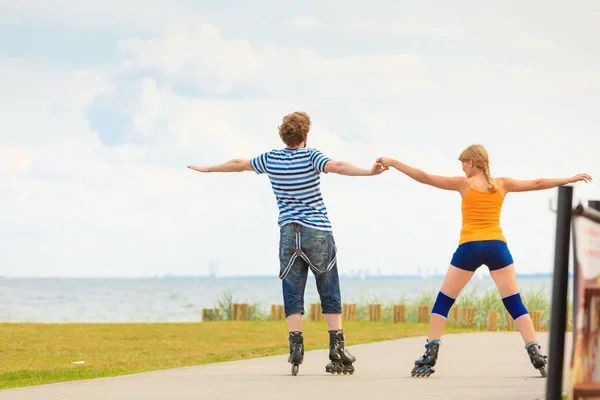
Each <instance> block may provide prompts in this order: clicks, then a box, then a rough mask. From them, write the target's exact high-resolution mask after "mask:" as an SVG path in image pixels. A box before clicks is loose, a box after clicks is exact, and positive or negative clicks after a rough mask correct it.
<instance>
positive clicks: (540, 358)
mask: <svg viewBox="0 0 600 400" xmlns="http://www.w3.org/2000/svg"><path fill="white" fill-rule="evenodd" d="M541 348H542V346H540V345H539V344H538V342H530V343H527V344H526V345H525V349H526V350H527V354H529V360H530V361H531V365H533V368H535V369H537V370H538V371H540V374H541V375H542V377H544V378H546V377H547V376H548V374H547V372H546V364H548V357H546V356H545V355H543V354H542V352H541V351H540V349H541Z"/></svg>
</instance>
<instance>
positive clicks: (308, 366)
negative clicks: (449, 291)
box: [0, 332, 571, 400]
mask: <svg viewBox="0 0 600 400" xmlns="http://www.w3.org/2000/svg"><path fill="white" fill-rule="evenodd" d="M349 334H350V336H351V335H352V332H349ZM570 338H571V337H570V335H568V336H567V346H570ZM539 339H540V343H541V344H542V346H543V349H544V353H547V350H548V335H547V334H544V333H542V334H540V337H539ZM350 340H351V339H350ZM423 340H424V339H423V338H422V337H419V338H409V339H400V340H393V341H387V342H380V343H373V344H367V345H357V346H350V349H351V351H352V352H353V353H354V354H355V355H356V357H357V359H358V361H357V362H356V363H355V366H356V372H355V374H354V375H352V376H351V375H329V374H327V373H325V364H326V363H327V362H328V360H327V353H326V351H324V350H318V351H311V352H307V353H306V354H305V359H304V364H302V365H301V367H300V372H299V374H298V376H295V377H294V376H291V375H290V364H288V363H287V357H286V356H274V357H267V358H261V359H254V360H246V361H236V362H229V363H222V364H213V365H204V366H198V367H188V368H179V369H174V370H167V371H158V372H149V373H143V374H137V375H128V376H121V377H116V378H104V379H93V380H87V381H77V382H67V383H59V384H53V385H45V386H37V387H32V388H24V389H13V390H5V391H0V400H17V399H19V400H33V399H40V400H54V399H60V400H70V399H78V400H100V399H102V400H109V399H110V400H112V399H118V400H130V399H144V400H154V399H170V400H187V399H195V400H197V399H207V400H209V399H210V400H221V399H235V400H239V399H268V400H275V399H282V400H307V399H308V400H317V399H333V398H339V399H344V400H378V399H433V398H439V397H440V396H443V398H444V400H453V399H457V400H466V399H486V400H492V399H498V400H500V399H502V400H507V399H510V400H521V399H523V400H534V399H539V398H543V396H544V393H545V387H546V386H545V385H546V379H545V378H541V376H540V374H539V372H538V371H536V370H534V369H533V367H531V364H530V363H529V358H528V356H527V353H526V351H525V349H524V347H523V343H522V341H521V337H520V336H519V334H518V333H513V332H504V333H489V332H483V333H470V334H460V335H446V336H445V337H444V341H443V344H442V347H441V348H440V358H439V360H438V365H437V366H436V370H437V372H436V373H435V374H433V375H432V376H431V377H429V378H419V379H417V378H411V377H410V370H411V368H412V365H413V361H414V359H415V358H417V357H418V356H420V355H421V354H422V351H423V350H424V348H423ZM567 348H570V347H567ZM550 362H551V360H550Z"/></svg>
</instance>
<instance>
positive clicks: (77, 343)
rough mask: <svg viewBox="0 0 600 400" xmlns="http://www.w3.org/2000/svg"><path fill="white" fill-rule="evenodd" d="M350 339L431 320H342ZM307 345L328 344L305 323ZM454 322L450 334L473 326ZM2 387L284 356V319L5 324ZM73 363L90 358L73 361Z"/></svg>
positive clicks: (369, 338)
mask: <svg viewBox="0 0 600 400" xmlns="http://www.w3.org/2000/svg"><path fill="white" fill-rule="evenodd" d="M344 327H345V331H346V336H347V339H346V340H347V345H348V346H352V345H354V344H360V343H370V342H377V341H382V340H391V339H399V338H405V337H411V336H421V335H423V336H424V335H426V333H427V324H387V323H372V322H345V323H344ZM303 331H304V335H305V346H306V350H307V351H308V350H315V349H324V348H327V346H328V343H329V341H328V334H327V326H326V325H325V323H324V322H322V321H320V322H310V321H307V322H305V324H304V326H303ZM468 331H469V330H468V329H465V328H460V327H451V326H449V327H448V329H447V330H446V333H460V332H468ZM0 349H2V352H1V357H0V389H7V388H15V387H24V386H33V385H40V384H46V383H54V382H63V381H71V380H79V379H89V378H99V377H108V376H117V375H124V374H131V373H137V372H144V371H153V370H160V369H167V368H177V367H185V366H192V365H200V364H208V363H216V362H222V361H232V360H241V359H248V358H256V357H264V356H271V355H277V354H286V353H287V351H288V342H287V325H286V323H285V321H246V322H231V321H226V322H206V323H156V324H30V323H23V324H21V323H19V324H10V323H4V324H0ZM74 361H85V364H84V365H74V364H73V362H74Z"/></svg>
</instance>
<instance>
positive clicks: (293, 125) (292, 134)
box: [279, 111, 310, 147]
mask: <svg viewBox="0 0 600 400" xmlns="http://www.w3.org/2000/svg"><path fill="white" fill-rule="evenodd" d="M309 130H310V117H309V116H308V114H306V113H305V112H302V111H296V112H293V113H291V114H288V115H286V116H285V117H283V122H282V124H281V126H280V127H279V136H280V137H281V140H283V143H285V144H286V145H287V146H290V147H295V146H298V145H300V144H301V143H302V142H304V141H305V140H306V135H307V134H308V131H309Z"/></svg>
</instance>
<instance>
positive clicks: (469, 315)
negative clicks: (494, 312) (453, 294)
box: [460, 307, 475, 328]
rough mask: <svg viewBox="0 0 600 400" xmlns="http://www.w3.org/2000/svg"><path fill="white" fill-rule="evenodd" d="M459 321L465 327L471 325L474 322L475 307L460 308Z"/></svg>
mask: <svg viewBox="0 0 600 400" xmlns="http://www.w3.org/2000/svg"><path fill="white" fill-rule="evenodd" d="M460 322H461V323H462V324H464V325H465V326H467V327H469V328H470V327H472V326H473V324H474V322H475V309H474V308H471V307H465V308H463V309H461V310H460Z"/></svg>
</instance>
